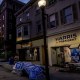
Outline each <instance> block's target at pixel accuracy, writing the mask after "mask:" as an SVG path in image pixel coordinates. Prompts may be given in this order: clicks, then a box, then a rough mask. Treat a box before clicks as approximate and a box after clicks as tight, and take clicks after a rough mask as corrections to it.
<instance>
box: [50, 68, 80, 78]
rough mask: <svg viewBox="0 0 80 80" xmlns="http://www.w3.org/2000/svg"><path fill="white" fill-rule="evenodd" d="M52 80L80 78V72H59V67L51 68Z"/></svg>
mask: <svg viewBox="0 0 80 80" xmlns="http://www.w3.org/2000/svg"><path fill="white" fill-rule="evenodd" d="M50 78H51V79H50V80H80V73H71V72H59V71H58V69H56V68H53V67H51V68H50Z"/></svg>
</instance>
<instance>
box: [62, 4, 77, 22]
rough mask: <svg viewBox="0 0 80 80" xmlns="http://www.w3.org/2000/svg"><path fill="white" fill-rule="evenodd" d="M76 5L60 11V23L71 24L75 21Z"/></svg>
mask: <svg viewBox="0 0 80 80" xmlns="http://www.w3.org/2000/svg"><path fill="white" fill-rule="evenodd" d="M76 10H77V9H76V5H72V6H69V7H67V8H65V9H63V10H62V11H61V23H62V24H65V23H72V22H73V21H75V20H77V11H76Z"/></svg>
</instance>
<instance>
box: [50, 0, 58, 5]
mask: <svg viewBox="0 0 80 80" xmlns="http://www.w3.org/2000/svg"><path fill="white" fill-rule="evenodd" d="M56 1H57V0H49V5H51V4H54V3H55V2H56Z"/></svg>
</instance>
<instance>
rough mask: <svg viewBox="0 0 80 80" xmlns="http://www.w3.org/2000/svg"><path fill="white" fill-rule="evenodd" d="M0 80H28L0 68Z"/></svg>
mask: <svg viewBox="0 0 80 80" xmlns="http://www.w3.org/2000/svg"><path fill="white" fill-rule="evenodd" d="M0 80H28V79H27V78H26V77H19V76H18V75H16V74H13V73H12V72H10V71H7V70H5V69H4V68H2V67H0Z"/></svg>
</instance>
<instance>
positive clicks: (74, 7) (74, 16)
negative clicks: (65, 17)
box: [72, 4, 78, 21]
mask: <svg viewBox="0 0 80 80" xmlns="http://www.w3.org/2000/svg"><path fill="white" fill-rule="evenodd" d="M72 9H73V18H74V21H76V20H78V11H77V6H76V4H73V5H72Z"/></svg>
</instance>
